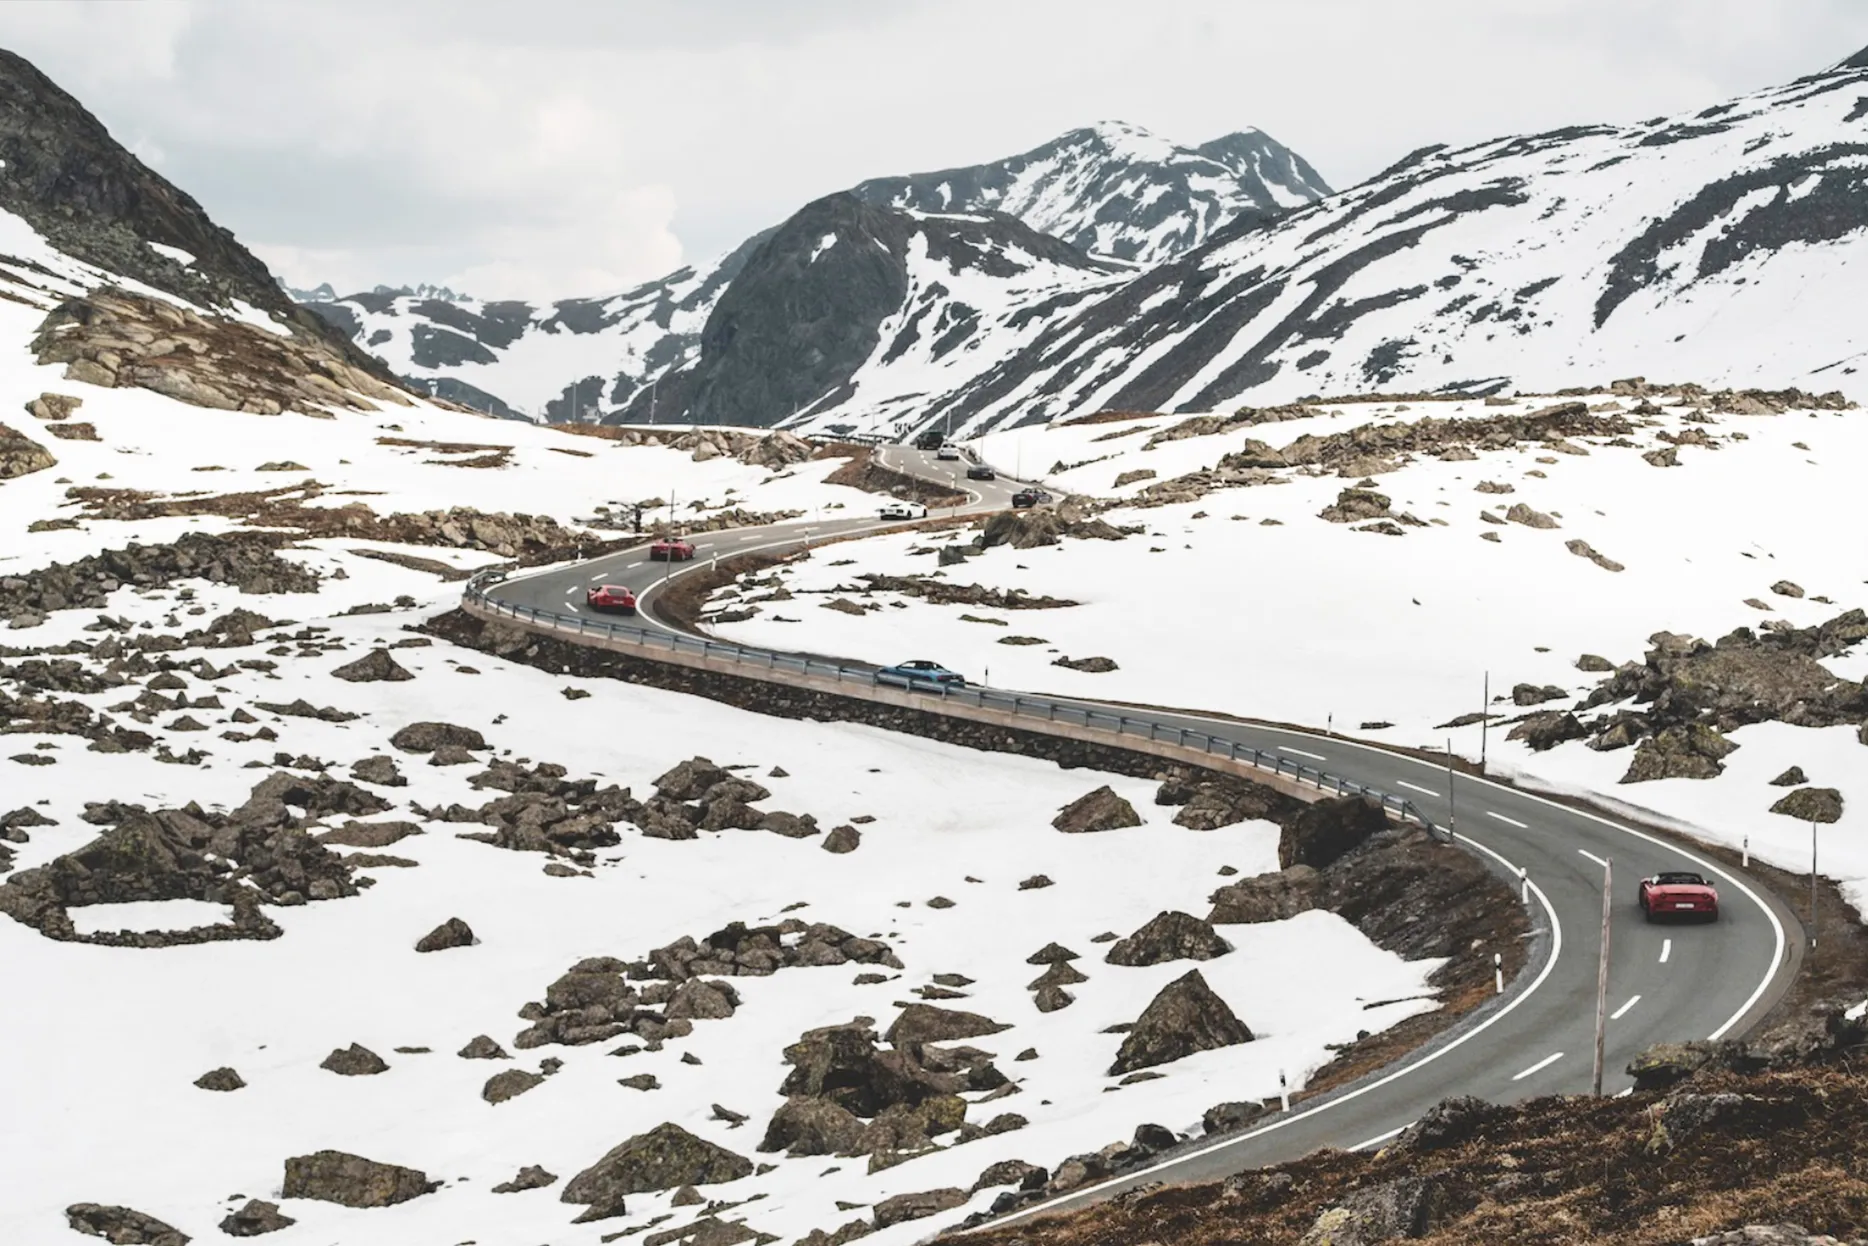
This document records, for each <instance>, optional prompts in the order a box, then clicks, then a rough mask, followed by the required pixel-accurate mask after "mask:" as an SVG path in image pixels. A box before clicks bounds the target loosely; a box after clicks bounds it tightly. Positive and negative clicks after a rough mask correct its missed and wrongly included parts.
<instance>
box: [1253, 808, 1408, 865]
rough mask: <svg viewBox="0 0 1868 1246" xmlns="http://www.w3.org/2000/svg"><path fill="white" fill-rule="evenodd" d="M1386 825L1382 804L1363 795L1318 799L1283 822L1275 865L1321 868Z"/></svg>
mask: <svg viewBox="0 0 1868 1246" xmlns="http://www.w3.org/2000/svg"><path fill="white" fill-rule="evenodd" d="M1387 825H1388V818H1387V815H1386V814H1384V813H1383V812H1382V808H1381V806H1380V805H1378V804H1376V803H1375V802H1374V801H1373V800H1370V799H1367V798H1366V797H1360V796H1344V797H1337V798H1334V799H1331V800H1320V801H1318V802H1317V803H1316V804H1314V805H1310V806H1307V807H1306V808H1305V809H1304V810H1303V811H1302V812H1301V813H1299V814H1298V815H1297V816H1296V817H1295V818H1294V819H1292V820H1291V821H1289V822H1287V823H1286V824H1285V825H1284V829H1283V831H1282V833H1281V834H1280V835H1279V836H1278V866H1279V868H1280V869H1287V870H1288V869H1290V868H1291V867H1292V866H1293V865H1308V866H1311V867H1312V868H1314V869H1322V868H1324V867H1325V866H1327V865H1329V864H1330V863H1331V862H1332V861H1335V860H1336V859H1337V858H1338V857H1340V856H1342V855H1343V854H1344V853H1346V852H1348V851H1349V850H1350V849H1352V848H1354V847H1355V846H1356V845H1358V844H1360V843H1362V842H1363V841H1364V840H1366V839H1367V838H1368V837H1369V836H1371V835H1373V834H1376V833H1377V832H1379V831H1381V830H1384V829H1385V828H1386V827H1387Z"/></svg>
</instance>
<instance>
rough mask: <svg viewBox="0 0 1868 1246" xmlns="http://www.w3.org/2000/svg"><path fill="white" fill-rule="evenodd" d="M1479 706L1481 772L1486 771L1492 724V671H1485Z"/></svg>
mask: <svg viewBox="0 0 1868 1246" xmlns="http://www.w3.org/2000/svg"><path fill="white" fill-rule="evenodd" d="M1481 700H1482V701H1483V704H1481V705H1480V706H1479V773H1480V774H1484V773H1485V737H1486V735H1487V733H1488V732H1489V731H1490V729H1491V726H1492V672H1490V671H1487V672H1486V673H1485V691H1484V692H1483V693H1482V694H1481Z"/></svg>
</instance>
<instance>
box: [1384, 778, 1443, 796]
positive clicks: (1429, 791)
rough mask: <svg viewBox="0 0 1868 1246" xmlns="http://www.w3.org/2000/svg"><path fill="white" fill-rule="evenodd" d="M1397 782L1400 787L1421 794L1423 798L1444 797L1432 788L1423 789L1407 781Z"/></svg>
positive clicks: (1397, 780)
mask: <svg viewBox="0 0 1868 1246" xmlns="http://www.w3.org/2000/svg"><path fill="white" fill-rule="evenodd" d="M1395 782H1396V783H1398V784H1399V785H1400V786H1402V787H1405V788H1407V789H1408V790H1409V791H1414V792H1419V793H1420V794H1421V795H1423V796H1439V795H1442V793H1440V792H1436V791H1434V790H1433V789H1432V788H1430V787H1422V786H1421V785H1420V784H1418V783H1409V782H1408V781H1407V780H1406V779H1396V780H1395Z"/></svg>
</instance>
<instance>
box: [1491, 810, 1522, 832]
mask: <svg viewBox="0 0 1868 1246" xmlns="http://www.w3.org/2000/svg"><path fill="white" fill-rule="evenodd" d="M1485 816H1486V817H1488V818H1497V819H1498V820H1499V821H1500V822H1503V823H1505V824H1506V825H1507V826H1515V827H1517V828H1518V829H1519V830H1521V831H1528V830H1530V829H1531V828H1530V827H1529V826H1528V825H1526V824H1525V823H1523V822H1520V821H1518V820H1517V819H1516V818H1508V817H1506V816H1505V815H1504V814H1502V813H1493V812H1492V811H1491V810H1490V809H1487V810H1486V811H1485Z"/></svg>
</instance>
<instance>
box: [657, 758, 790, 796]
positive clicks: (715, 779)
mask: <svg viewBox="0 0 1868 1246" xmlns="http://www.w3.org/2000/svg"><path fill="white" fill-rule="evenodd" d="M732 778H733V772H732V771H730V770H727V769H726V768H724V767H722V766H716V765H715V764H714V763H713V762H712V761H710V760H709V759H707V758H705V757H690V758H689V759H688V760H686V761H684V762H682V763H681V764H680V765H678V766H676V767H674V769H672V770H670V771H668V772H667V773H666V774H664V775H662V776H661V777H660V778H659V779H657V780H655V791H656V793H657V794H658V795H660V796H661V797H662V798H663V799H664V800H676V801H689V800H700V799H701V798H702V797H703V796H706V795H707V794H708V792H709V790H710V789H712V788H714V787H715V786H717V785H718V784H721V783H725V782H727V781H728V780H730V779H732ZM760 790H761V791H763V790H764V789H760Z"/></svg>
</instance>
